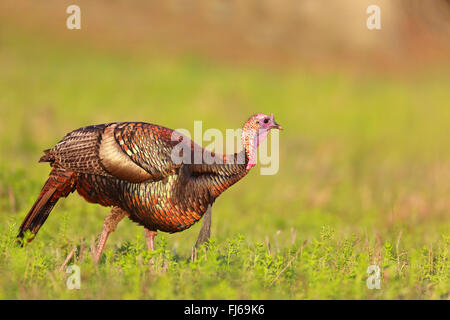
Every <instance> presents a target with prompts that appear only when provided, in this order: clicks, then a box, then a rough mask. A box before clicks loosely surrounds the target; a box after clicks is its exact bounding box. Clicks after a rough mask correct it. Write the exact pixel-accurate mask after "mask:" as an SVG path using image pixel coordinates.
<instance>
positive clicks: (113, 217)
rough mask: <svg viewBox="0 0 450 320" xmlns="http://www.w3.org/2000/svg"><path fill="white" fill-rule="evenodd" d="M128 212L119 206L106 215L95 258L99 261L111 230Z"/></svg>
mask: <svg viewBox="0 0 450 320" xmlns="http://www.w3.org/2000/svg"><path fill="white" fill-rule="evenodd" d="M126 215H127V213H126V212H125V211H124V210H122V209H121V208H119V207H114V208H112V210H111V212H110V213H109V214H108V215H107V216H106V218H105V222H104V223H103V228H102V233H101V234H100V237H99V238H98V241H97V249H96V252H95V256H94V260H95V261H96V262H98V261H99V260H100V257H101V256H102V252H103V249H104V248H105V244H106V240H107V239H108V236H109V234H110V233H111V232H114V230H116V227H117V224H118V223H119V222H120V220H122V219H123V218H124V217H125V216H126Z"/></svg>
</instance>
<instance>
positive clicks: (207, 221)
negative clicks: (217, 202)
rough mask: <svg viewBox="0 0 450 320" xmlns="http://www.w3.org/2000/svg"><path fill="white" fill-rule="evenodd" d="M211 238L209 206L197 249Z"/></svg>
mask: <svg viewBox="0 0 450 320" xmlns="http://www.w3.org/2000/svg"><path fill="white" fill-rule="evenodd" d="M210 236H211V206H208V210H206V212H205V214H204V215H203V223H202V228H201V229H200V232H199V234H198V238H197V242H196V243H195V247H196V248H198V247H200V245H201V244H202V243H204V242H206V241H208V239H209V237H210Z"/></svg>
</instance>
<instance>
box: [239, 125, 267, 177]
mask: <svg viewBox="0 0 450 320" xmlns="http://www.w3.org/2000/svg"><path fill="white" fill-rule="evenodd" d="M268 133H269V131H267V130H264V131H259V132H258V131H257V130H255V129H244V130H242V137H241V140H242V144H243V145H244V150H245V158H246V161H245V163H246V170H250V169H251V168H253V167H254V166H255V165H256V151H257V149H258V146H259V144H260V143H261V142H262V141H263V140H264V139H265V138H266V137H267V134H268Z"/></svg>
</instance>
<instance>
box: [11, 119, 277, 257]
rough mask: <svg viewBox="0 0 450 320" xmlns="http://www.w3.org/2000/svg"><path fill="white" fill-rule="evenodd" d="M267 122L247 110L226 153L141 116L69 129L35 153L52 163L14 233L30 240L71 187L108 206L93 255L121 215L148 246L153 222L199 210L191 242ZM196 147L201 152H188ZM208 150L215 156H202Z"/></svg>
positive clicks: (243, 167)
mask: <svg viewBox="0 0 450 320" xmlns="http://www.w3.org/2000/svg"><path fill="white" fill-rule="evenodd" d="M273 128H277V129H282V127H281V126H280V125H278V124H277V123H276V122H275V120H274V118H273V114H272V115H271V116H267V115H265V114H262V113H258V114H255V115H253V116H251V117H250V118H249V120H248V121H247V122H246V123H245V124H244V127H243V130H242V136H241V139H242V142H243V145H244V149H243V150H242V151H241V152H240V153H235V154H232V155H216V154H214V153H213V152H208V151H206V150H204V149H202V148H201V147H200V146H198V145H197V144H195V143H194V142H192V141H191V140H190V139H189V138H187V137H186V136H182V135H181V134H178V133H177V132H176V131H173V130H171V129H168V128H165V127H162V126H158V125H154V124H149V123H142V122H122V123H109V124H101V125H94V126H88V127H84V128H80V129H78V130H75V131H72V132H70V133H69V134H67V135H66V136H65V137H64V138H63V139H62V140H61V141H60V142H59V143H58V144H56V146H55V147H54V148H52V149H49V150H45V151H44V153H45V154H44V156H42V157H41V159H40V160H39V162H50V165H51V168H52V171H51V172H50V176H49V178H48V180H47V182H46V183H45V184H44V187H43V188H42V191H41V193H40V194H39V197H38V198H37V200H36V202H35V203H34V205H33V207H32V208H31V209H30V211H29V212H28V214H27V216H26V217H25V219H24V221H23V222H22V224H21V226H20V230H19V234H18V238H19V241H20V242H22V241H23V240H22V239H23V237H24V234H25V231H27V230H29V231H30V232H31V234H32V237H31V238H30V239H28V241H31V240H32V239H33V238H34V237H35V235H36V234H37V232H38V231H39V229H40V227H41V226H42V224H43V223H44V222H45V220H46V219H47V217H48V215H49V214H50V211H51V210H52V209H53V207H54V206H55V204H56V202H57V201H58V200H59V198H61V197H67V196H68V195H69V194H70V193H71V192H73V191H75V190H77V191H78V193H79V194H80V195H81V196H82V197H84V198H85V199H86V200H87V201H88V202H92V203H98V204H100V205H102V206H111V207H112V210H111V212H110V214H109V215H108V216H107V217H106V219H105V221H104V225H103V229H102V233H101V235H100V237H99V239H98V242H97V250H96V253H95V258H96V260H98V259H99V258H100V256H101V254H102V251H103V248H104V246H105V243H106V240H107V238H108V235H109V234H110V233H111V232H112V231H114V230H115V228H116V226H117V224H118V223H119V222H120V220H122V218H124V217H125V216H128V217H129V218H130V219H131V220H132V221H134V222H136V223H138V224H140V225H142V226H144V228H145V236H146V240H147V244H148V246H149V248H150V249H152V250H153V240H154V237H155V236H156V233H157V231H158V230H161V231H164V232H170V233H173V232H179V231H183V230H185V229H187V228H189V227H190V226H192V225H193V224H194V223H196V222H197V221H198V220H200V219H201V218H202V216H203V215H204V214H205V212H207V213H206V217H205V219H206V220H205V221H204V223H203V226H202V229H201V231H200V234H199V238H198V240H197V245H198V244H199V243H201V242H203V241H205V240H206V239H207V238H208V237H209V229H210V223H211V212H210V206H211V205H212V204H213V202H214V200H215V199H216V198H217V197H218V196H219V195H220V194H221V193H222V192H223V191H225V190H226V189H227V188H228V187H230V186H231V185H233V184H234V183H236V182H237V181H239V180H240V179H241V178H242V177H244V176H245V175H246V174H247V173H248V172H249V170H250V169H251V168H252V167H253V166H254V165H255V161H254V160H255V155H256V148H257V147H258V145H259V143H260V142H261V141H262V140H263V139H264V138H265V137H266V136H267V134H268V133H269V131H270V130H271V129H273ZM176 148H178V149H176ZM186 150H187V151H189V152H186ZM199 152H200V155H203V157H202V156H200V157H197V159H195V157H196V155H198V154H199ZM174 155H175V158H174ZM177 157H178V158H177ZM208 157H210V158H209V159H215V162H214V161H211V160H208V161H205V159H207V158H208ZM198 158H200V162H198ZM177 159H178V160H177ZM180 159H181V160H180ZM239 159H242V161H240V162H239ZM196 161H197V162H196ZM22 243H23V242H22Z"/></svg>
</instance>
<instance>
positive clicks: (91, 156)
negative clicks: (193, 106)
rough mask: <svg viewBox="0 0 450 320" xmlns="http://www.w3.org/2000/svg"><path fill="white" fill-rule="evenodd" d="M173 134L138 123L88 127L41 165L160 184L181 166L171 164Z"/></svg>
mask: <svg viewBox="0 0 450 320" xmlns="http://www.w3.org/2000/svg"><path fill="white" fill-rule="evenodd" d="M171 134H172V130H170V129H167V128H164V127H160V126H157V125H152V124H147V123H137V122H125V123H110V124H102V125H96V126H88V127H84V128H80V129H78V130H75V131H72V132H70V133H69V134H67V135H66V136H65V137H64V138H63V139H62V140H61V141H60V142H59V143H58V144H56V146H55V147H54V148H52V149H50V150H46V151H45V155H44V156H43V157H42V158H41V159H40V161H41V162H52V163H53V164H55V165H57V166H58V167H61V168H65V169H70V170H72V171H74V172H78V173H87V174H95V175H101V176H107V177H115V178H119V179H121V180H126V181H130V182H143V181H158V180H161V179H164V178H166V177H167V176H169V175H171V174H173V173H174V172H175V169H177V168H179V167H180V166H181V164H175V163H173V162H172V160H171V151H172V148H173V146H174V143H172V142H171Z"/></svg>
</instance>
